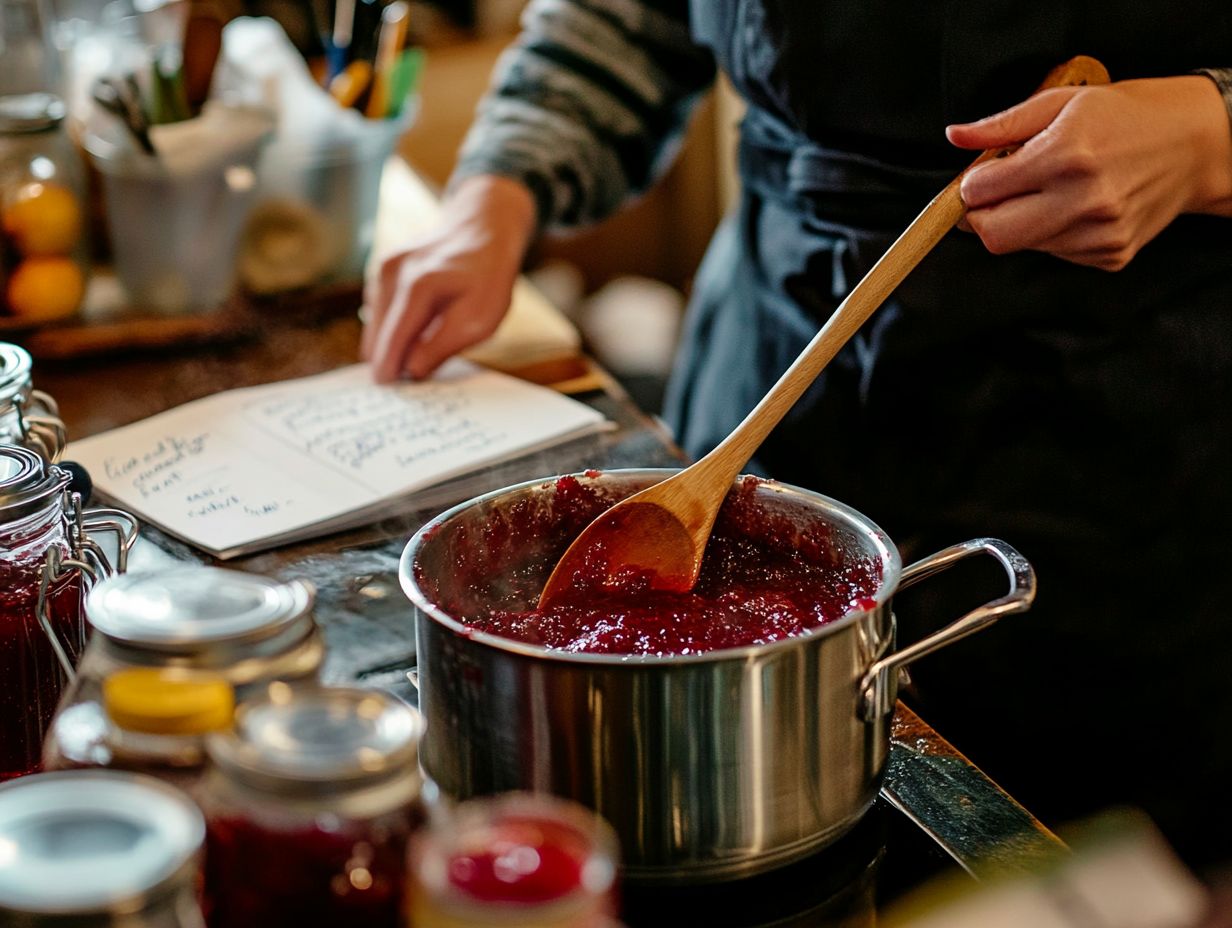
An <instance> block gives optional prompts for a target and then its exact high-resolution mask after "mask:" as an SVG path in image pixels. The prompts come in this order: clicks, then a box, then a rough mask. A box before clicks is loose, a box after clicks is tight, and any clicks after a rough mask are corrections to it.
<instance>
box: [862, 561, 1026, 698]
mask: <svg viewBox="0 0 1232 928" xmlns="http://www.w3.org/2000/svg"><path fill="white" fill-rule="evenodd" d="M977 554H990V555H992V556H993V557H995V558H996V559H997V560H998V561H1000V562H1001V566H1002V567H1004V568H1005V573H1006V574H1007V576H1008V577H1009V581H1010V590H1009V592H1008V593H1006V594H1005V595H1004V596H1002V597H1000V598H999V599H994V600H992V601H991V602H987V603H985V604H984V605H982V606H978V607H976V608H975V609H972V610H971V611H970V612H968V613H967V614H966V615H964V616H963V617H962V618H960V619H957V620H955V621H953V622H951V623H950V624H949V625H947V626H946V627H945V628H943V629H941V630H939V631H936V632H933V633H932V634H931V635H929V636H927V637H926V638H921V639H920V640H919V641H917V642H916V643H915V644H913V645H908V646H907V647H905V648H903V649H902V650H899V651H895V652H894V653H893V654H890V655H887V656H886V657H883V658H882V659H881V660H879V661H877V662H876V663H875V664H873V666H872V667H870V668H869V669H868V672H867V673H865V674H864V677H863V679H862V680H861V681H860V697H861V702H862V710H863V715H864V719H865V720H866V721H870V722H871V721H874V720H876V719H878V718H881V717H883V716H885V715H888V714H889V713H890V711H891V710H892V709H893V708H894V706H893V699H892V696H891V693H892V691H893V689H894V688H893V687H891V686H890V685H889V681H890V680H891V679H892V677H891V674H894V673H897V672H898V669H899V668H900V667H904V666H906V665H907V664H910V663H911V662H912V661H913V660H915V659H916V658H917V657H923V656H924V655H925V654H931V653H932V652H933V651H936V650H939V649H940V648H944V647H945V646H946V645H948V644H951V643H953V642H955V641H957V640H958V639H960V638H966V637H967V636H968V635H972V634H974V633H975V632H978V631H981V630H982V629H985V628H987V627H988V626H989V625H991V624H992V623H993V622H995V621H997V619H999V618H1001V616H1003V615H1013V614H1014V613H1017V612H1026V611H1027V610H1028V609H1030V608H1031V604H1032V603H1033V602H1034V601H1035V569H1034V568H1033V567H1032V566H1031V564H1030V563H1029V562H1028V561H1027V559H1026V558H1025V557H1023V556H1022V555H1021V554H1019V553H1018V552H1017V551H1016V550H1015V549H1014V548H1012V547H1010V546H1009V545H1008V544H1006V543H1005V542H1004V541H1001V540H1000V539H998V538H973V539H972V540H971V541H964V542H963V543H962V544H957V545H953V546H951V547H949V548H946V549H945V550H943V551H938V552H937V553H936V554H933V555H931V556H929V557H926V558H923V559H922V560H919V561H916V562H915V563H914V564H912V565H911V566H910V567H907V568H904V569H903V573H902V576H901V577H900V578H899V582H898V589H900V590H904V589H906V588H907V587H909V586H912V585H913V584H915V583H918V582H919V581H921V580H924V579H926V578H928V577H931V576H933V575H934V574H938V573H940V572H941V571H943V570H947V569H948V568H950V567H953V566H954V565H955V564H956V563H958V562H959V561H961V560H964V559H965V558H968V557H973V556H974V555H977Z"/></svg>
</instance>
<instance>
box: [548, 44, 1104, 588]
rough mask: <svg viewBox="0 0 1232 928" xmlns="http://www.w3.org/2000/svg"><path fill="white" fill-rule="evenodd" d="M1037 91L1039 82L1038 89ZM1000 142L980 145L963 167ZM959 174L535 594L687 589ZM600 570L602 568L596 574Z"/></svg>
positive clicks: (1099, 79) (606, 516) (916, 255)
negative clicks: (758, 458)
mask: <svg viewBox="0 0 1232 928" xmlns="http://www.w3.org/2000/svg"><path fill="white" fill-rule="evenodd" d="M1107 82H1108V72H1107V71H1106V70H1105V69H1104V66H1103V65H1102V64H1100V63H1099V62H1098V61H1096V60H1095V59H1094V58H1088V57H1086V56H1079V57H1077V58H1072V59H1070V60H1069V61H1067V62H1066V63H1065V64H1063V65H1060V66H1059V67H1057V68H1054V69H1053V70H1052V71H1051V72H1050V73H1049V75H1048V77H1047V78H1046V79H1045V81H1044V83H1043V84H1042V85H1041V86H1040V88H1039V89H1040V90H1046V89H1049V88H1052V87H1067V86H1074V85H1080V84H1103V83H1107ZM1037 92H1038V91H1037ZM1009 153H1010V152H1009V151H1008V150H994V151H986V152H984V153H983V154H982V155H980V156H979V157H978V158H976V159H975V161H974V162H972V164H971V165H970V166H969V167H968V168H967V170H970V169H971V168H972V167H975V165H977V164H980V163H982V162H984V161H986V160H988V159H990V158H999V157H1002V156H1004V155H1007V154H1009ZM965 173H966V171H964V172H963V174H960V175H959V176H958V177H956V178H955V179H954V180H952V181H951V182H950V183H949V184H948V185H947V186H946V188H945V189H944V190H942V191H941V192H940V193H939V194H937V196H936V197H934V198H933V199H932V201H931V202H929V204H928V205H927V206H926V207H924V210H923V212H921V213H920V214H919V216H917V217H916V218H915V220H913V221H912V223H911V225H909V226H908V227H907V229H906V231H904V232H903V233H902V235H900V236H899V237H898V239H897V240H896V241H895V242H894V244H893V245H891V246H890V248H889V249H888V250H887V251H886V253H885V254H884V255H882V257H881V258H880V260H878V261H877V263H876V264H875V265H873V267H872V269H871V270H870V271H869V272H868V274H867V275H866V276H865V277H864V279H863V280H861V281H860V282H859V283H858V284H857V285H856V287H855V289H853V290H852V291H851V293H850V294H849V295H848V296H847V298H846V299H845V300H843V302H842V303H841V304H840V305H839V307H838V308H837V309H836V310H835V311H834V313H833V315H831V316H830V318H829V319H828V320H827V321H826V323H825V324H824V325H823V326H822V327H821V329H820V330H819V331H818V333H817V335H816V336H814V337H813V340H812V341H810V342H809V344H808V345H807V346H806V347H805V349H804V351H802V352H801V353H800V356H799V357H798V358H796V360H795V361H794V362H793V363H792V365H791V367H789V368H788V369H787V370H786V372H784V374H783V375H782V377H780V378H779V380H778V382H777V383H776V384H775V385H774V386H773V387H772V388H771V389H770V392H769V393H767V394H766V395H765V396H764V397H763V398H762V400H761V402H760V403H758V404H757V406H756V407H755V408H754V409H753V411H752V412H750V413H749V414H748V415H747V416H746V417H745V419H744V421H743V422H741V423H740V424H739V425H738V426H737V427H736V428H735V430H734V431H733V432H732V433H731V434H730V435H728V436H727V438H725V439H724V440H723V441H722V442H721V443H720V444H719V445H718V447H716V448H715V449H714V450H713V451H711V452H710V453H709V454H707V455H706V456H705V457H703V458H702V459H701V460H699V461H697V462H696V463H695V464H693V465H691V466H689V467H687V468H685V469H684V470H682V471H681V472H680V473H678V474H675V475H673V476H671V477H669V478H668V479H666V480H664V481H663V482H661V483H657V484H655V485H654V486H652V487H649V488H647V489H645V490H642V491H641V492H639V493H635V494H634V495H633V496H630V497H629V498H628V499H625V500H622V501H621V502H619V503H617V504H616V505H615V506H613V507H612V508H611V509H608V510H607V511H606V512H604V513H603V514H602V515H600V516H599V517H598V518H596V519H595V520H594V521H593V522H591V523H590V525H588V526H587V527H586V529H585V530H584V531H583V532H582V534H581V535H579V536H578V537H577V539H575V540H574V542H573V544H572V545H570V546H569V548H568V550H567V551H565V553H564V556H563V557H561V559H560V561H559V562H558V563H557V565H556V568H555V570H553V571H552V575H551V576H550V577H549V578H548V582H547V585H546V586H545V587H544V589H543V593H542V594H540V597H539V608H540V609H543V608H546V607H548V606H550V605H551V604H552V603H553V602H556V601H559V600H560V599H561V597H562V596H564V595H566V594H567V593H568V592H569V591H570V590H572V589H574V588H575V586H576V585H577V583H578V581H579V579H581V580H583V581H586V582H590V581H593V580H596V579H602V580H607V581H609V582H610V581H612V580H614V579H615V578H617V577H620V576H623V575H636V576H637V577H638V578H639V581H640V582H644V583H646V584H647V585H648V586H649V587H650V588H651V589H656V590H665V591H674V592H687V591H688V590H690V589H692V588H693V585H694V584H695V583H696V582H697V575H698V573H699V571H700V570H701V564H702V555H703V554H704V553H705V550H706V542H707V541H708V540H709V538H710V531H711V529H712V528H713V527H714V520H715V517H716V516H717V515H718V511H719V507H720V506H721V505H722V503H723V500H724V498H725V497H726V496H727V493H728V491H729V490H730V489H731V488H732V483H733V481H734V480H735V479H736V477H737V476H738V475H739V473H740V471H741V469H743V467H744V466H745V464H746V463H748V460H749V458H750V457H752V456H753V452H755V451H756V450H757V448H758V447H759V446H760V445H761V443H762V442H763V441H764V440H765V438H766V436H767V435H769V434H770V432H771V430H772V429H773V428H774V427H775V426H776V425H778V423H779V421H780V420H781V419H782V418H783V416H784V415H786V414H787V411H788V410H789V409H790V408H791V407H792V406H793V405H794V404H795V402H796V400H798V399H799V398H800V396H801V395H802V394H803V393H804V391H805V390H807V389H808V387H809V385H810V384H811V383H812V382H813V381H814V380H815V379H816V377H817V375H818V374H819V373H821V371H822V369H823V368H824V367H825V366H826V365H827V364H828V363H829V362H830V361H831V360H832V359H833V358H834V356H835V355H836V354H838V352H839V350H840V349H841V348H842V347H843V345H845V344H846V343H847V340H848V339H850V338H851V336H852V335H854V334H855V333H856V331H857V330H858V329H859V328H860V326H861V325H863V324H864V323H865V322H866V321H867V320H868V318H869V317H870V316H871V315H872V314H873V312H874V311H876V310H877V308H878V307H879V306H881V304H882V303H883V302H884V301H885V300H886V298H887V297H889V295H890V294H891V293H892V292H893V291H894V289H895V288H896V287H897V286H898V285H899V284H900V283H902V281H903V279H904V278H906V276H907V275H908V274H909V273H910V272H911V271H912V269H914V268H915V266H916V265H917V264H919V263H920V261H921V260H922V259H923V258H924V256H925V255H926V254H928V252H929V251H931V250H932V248H933V246H934V245H936V244H937V242H939V241H940V240H941V238H942V237H943V236H944V235H945V234H946V233H947V232H949V231H950V229H951V228H953V227H954V224H955V223H957V222H958V220H959V219H961V218H962V216H963V213H964V212H965V210H964V207H963V202H962V198H961V196H960V195H959V186H960V184H961V182H962V178H963V175H964V174H965ZM596 572H601V574H602V576H601V577H596Z"/></svg>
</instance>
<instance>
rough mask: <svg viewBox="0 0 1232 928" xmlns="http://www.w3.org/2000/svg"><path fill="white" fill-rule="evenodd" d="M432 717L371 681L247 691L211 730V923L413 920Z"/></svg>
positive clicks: (292, 925)
mask: <svg viewBox="0 0 1232 928" xmlns="http://www.w3.org/2000/svg"><path fill="white" fill-rule="evenodd" d="M421 730H422V721H421V719H420V716H419V714H418V713H417V712H416V711H415V710H414V709H412V708H410V707H409V706H407V705H406V704H405V703H402V702H400V701H398V700H397V699H394V698H393V697H392V696H387V695H385V694H383V693H380V692H376V691H371V690H360V689H342V688H322V689H315V688H314V689H305V688H292V687H289V686H286V685H284V684H278V683H275V684H272V685H271V686H270V687H269V693H268V695H267V696H265V697H263V698H259V699H254V700H252V701H250V702H247V703H245V704H243V705H242V706H241V707H240V709H239V711H238V712H237V713H236V724H235V730H234V731H233V732H229V733H226V734H216V735H212V736H210V737H209V738H208V739H207V743H206V745H207V750H208V752H209V756H210V759H211V760H212V761H213V762H214V765H215V769H214V770H213V771H212V772H211V773H210V774H209V775H208V776H207V779H206V781H205V783H204V784H203V791H202V796H201V804H202V807H203V808H204V809H205V812H206V821H207V837H206V865H205V910H206V921H207V924H209V925H211V926H215V928H232V926H249V925H251V926H258V925H259V926H261V928H281V926H286V928H310V926H315V925H320V926H322V928H324V926H331V928H334V926H341V925H345V926H347V928H399V926H403V925H404V924H405V922H404V920H403V917H404V916H403V913H404V910H405V903H404V891H403V889H404V885H405V880H406V848H407V842H408V840H409V838H410V834H411V831H412V829H413V828H415V827H416V826H418V824H419V823H420V821H421V819H422V812H421V810H420V804H419V795H420V777H419V771H418V744H419V736H420V733H421Z"/></svg>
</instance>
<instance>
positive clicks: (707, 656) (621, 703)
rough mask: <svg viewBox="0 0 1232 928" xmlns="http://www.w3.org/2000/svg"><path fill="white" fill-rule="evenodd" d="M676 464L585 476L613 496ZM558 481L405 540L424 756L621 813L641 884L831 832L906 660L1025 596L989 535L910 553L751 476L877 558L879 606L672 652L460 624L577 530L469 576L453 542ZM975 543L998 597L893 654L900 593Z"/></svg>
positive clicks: (772, 496)
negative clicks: (594, 647) (744, 642)
mask: <svg viewBox="0 0 1232 928" xmlns="http://www.w3.org/2000/svg"><path fill="white" fill-rule="evenodd" d="M669 473H671V472H670V471H663V470H624V471H609V472H606V473H603V474H598V475H593V474H592V475H591V476H579V479H580V480H583V481H597V482H598V483H599V484H600V485H601V486H602V487H604V488H608V489H610V490H611V491H612V493H613V498H614V499H616V498H621V497H623V496H627V495H629V494H631V493H634V492H636V491H637V490H640V489H642V488H643V487H645V486H649V485H650V484H652V483H655V482H657V481H658V480H661V479H663V478H664V477H666V476H667V475H668V474H669ZM554 488H555V481H554V480H546V481H545V480H537V481H532V482H529V483H523V484H519V485H517V486H514V487H510V488H508V489H505V490H498V491H496V492H494V493H489V494H487V495H485V496H481V497H478V498H477V499H474V500H472V501H470V502H467V503H463V504H462V505H460V506H457V507H455V508H453V509H451V510H449V511H448V512H446V513H444V514H443V515H441V516H439V517H438V518H436V519H435V520H433V521H432V522H431V523H429V524H428V525H426V526H424V527H423V528H422V529H421V530H420V531H419V532H418V533H417V534H416V535H415V537H414V538H412V539H411V541H410V543H409V544H408V545H407V547H406V550H405V551H404V552H403V555H402V563H401V569H400V577H401V582H402V587H403V589H404V590H405V591H406V593H407V595H408V596H409V597H410V599H411V601H412V602H413V603H414V604H415V607H416V610H415V622H416V634H417V639H418V651H419V698H420V708H421V710H422V712H423V713H424V715H425V717H426V719H427V726H428V727H427V733H426V736H425V741H424V743H423V745H422V748H421V758H422V763H423V766H424V769H425V771H426V772H427V774H428V775H429V776H430V777H431V778H432V779H433V780H434V781H435V782H436V784H437V785H438V786H439V787H440V789H441V790H442V791H443V792H444V793H445V794H446V795H449V796H452V797H455V798H466V797H470V796H474V795H480V794H485V793H492V792H497V791H502V790H512V789H522V790H541V791H546V792H551V793H555V794H557V795H560V796H565V797H568V798H570V799H574V800H577V801H580V802H582V803H584V804H586V805H588V806H590V807H592V808H594V809H596V810H597V811H598V812H600V813H601V814H602V815H603V816H605V817H606V818H607V819H608V821H610V822H611V823H612V824H613V825H614V826H615V828H616V831H617V833H618V834H619V836H620V839H621V845H622V857H623V860H624V863H625V874H626V878H627V879H630V880H634V881H660V882H662V881H669V882H702V881H707V880H718V879H728V878H733V877H740V876H747V875H752V874H754V873H759V872H761V871H765V870H769V869H772V868H774V867H778V866H781V865H783V864H787V863H789V862H791V861H793V860H797V859H799V858H802V857H804V856H806V855H808V854H810V853H812V852H813V851H815V850H817V849H819V848H820V847H822V846H823V845H825V844H828V843H830V842H831V841H833V840H835V839H836V838H838V837H839V835H841V834H842V833H843V832H845V831H846V830H847V829H849V828H850V827H851V826H853V825H854V824H855V823H856V822H857V821H858V820H859V819H860V817H861V815H863V814H864V812H865V811H866V810H867V808H868V807H869V805H870V804H871V803H872V802H873V800H874V798H875V797H876V795H877V790H878V788H879V785H880V781H881V776H882V773H883V771H884V768H885V763H886V758H887V756H888V753H889V721H890V715H891V712H892V710H893V707H894V702H895V699H896V693H897V678H898V670H899V668H901V667H902V666H904V665H906V664H907V663H909V662H910V661H912V660H914V659H915V658H917V657H920V656H921V655H924V654H927V653H929V652H930V651H934V650H936V649H938V648H941V647H943V646H945V645H946V644H949V643H950V642H952V641H955V640H957V639H959V638H962V637H964V636H966V635H969V634H971V633H973V632H976V631H979V630H980V629H982V628H985V627H986V626H988V625H990V624H992V623H993V622H995V621H996V620H997V619H998V618H1000V617H1001V616H1003V615H1007V614H1010V613H1014V612H1023V611H1025V610H1026V609H1028V608H1029V607H1030V605H1031V602H1032V600H1033V599H1034V596H1035V575H1034V572H1033V571H1032V569H1031V566H1030V564H1028V563H1027V561H1026V560H1025V559H1024V558H1023V557H1022V556H1021V555H1020V554H1019V553H1018V552H1017V551H1015V550H1014V549H1013V548H1011V547H1010V546H1009V545H1007V544H1005V543H1004V542H1002V541H997V540H995V539H990V538H981V539H976V540H973V541H969V542H966V543H964V544H961V545H956V546H954V547H952V548H948V549H946V550H944V551H941V552H938V553H937V554H934V555H933V556H931V557H928V558H925V559H924V560H922V561H919V562H917V563H916V564H913V565H912V566H910V567H908V568H906V569H903V567H902V563H901V559H900V557H899V553H898V550H897V549H896V548H895V547H894V545H893V543H892V542H891V541H890V540H889V539H888V538H887V537H886V535H885V534H884V533H883V532H882V531H881V530H880V529H878V528H877V526H876V525H874V524H873V523H872V522H870V521H869V520H868V519H867V518H865V517H864V516H862V515H861V514H860V513H858V512H856V511H855V510H853V509H850V508H849V507H847V506H844V505H843V504H841V503H838V502H836V501H834V500H832V499H829V498H827V497H825V496H821V495H820V494H817V493H812V492H810V491H807V490H802V489H799V488H796V487H791V486H786V485H783V484H776V483H763V484H761V486H759V487H758V489H757V491H756V493H757V499H758V502H759V504H761V505H762V506H764V507H765V509H766V510H767V512H769V513H772V514H775V515H786V516H789V517H790V518H791V519H792V520H793V522H794V524H798V525H800V526H808V525H816V524H817V522H818V521H819V520H820V521H823V522H825V523H828V524H829V526H830V527H831V531H832V532H833V537H834V538H835V540H836V542H837V543H838V544H839V546H840V550H842V551H844V552H850V553H851V554H852V555H853V556H855V555H859V556H871V557H874V558H877V559H879V560H880V561H881V563H882V565H883V577H882V583H881V587H880V588H879V590H878V592H877V595H876V597H875V598H876V602H877V605H876V607H875V608H873V609H870V610H868V611H866V612H859V613H853V614H850V615H848V616H846V617H844V618H843V619H841V620H839V621H836V622H833V623H831V624H829V625H825V626H822V627H820V628H818V629H816V630H815V631H812V632H811V633H809V634H806V635H802V636H800V637H797V638H789V639H786V640H783V641H777V642H773V643H771V644H768V645H759V646H755V647H747V648H737V649H729V650H724V651H715V652H710V653H703V654H690V655H685V656H672V657H654V656H622V655H609V654H566V653H562V652H557V651H549V650H547V649H545V648H542V647H538V646H535V645H530V644H524V643H522V642H518V641H513V640H510V639H504V638H499V637H496V636H493V635H489V634H484V633H480V632H475V631H473V630H469V629H467V628H466V626H465V623H466V621H467V618H468V615H467V613H468V612H469V613H471V614H472V615H473V614H475V612H474V610H479V609H482V608H483V606H484V603H485V602H493V601H496V598H497V597H498V596H503V595H504V594H505V584H506V583H507V580H508V577H509V576H510V575H517V576H518V577H519V578H520V579H521V581H523V582H524V581H525V579H526V576H527V571H528V570H529V571H530V574H531V576H532V579H533V578H536V577H538V575H539V574H541V578H539V583H540V585H541V584H542V580H546V578H547V573H548V571H549V570H550V569H551V567H552V565H554V564H555V562H556V559H557V558H558V557H559V555H560V553H562V552H563V551H564V548H565V547H566V546H567V545H568V543H569V542H570V541H571V540H572V538H571V537H570V535H569V534H568V533H566V532H562V533H559V534H556V535H552V534H550V533H544V534H545V537H543V538H541V539H537V540H536V542H535V543H533V544H532V543H528V542H527V540H525V539H515V540H514V541H512V542H510V543H509V544H508V552H507V554H508V560H509V562H510V563H508V564H507V565H501V564H500V563H498V562H494V563H493V564H492V565H491V569H490V570H488V571H486V573H485V579H484V581H483V583H481V584H479V588H476V584H475V577H474V576H473V574H472V573H466V572H459V571H458V570H457V565H458V560H457V559H458V556H459V551H460V550H461V547H462V546H465V545H468V544H472V545H473V544H474V542H475V540H476V539H489V540H490V539H491V538H493V537H494V535H493V533H492V529H493V527H499V526H500V525H501V523H502V522H503V520H504V515H505V514H506V513H509V512H510V511H512V509H513V507H526V506H540V507H541V506H550V505H551V499H552V496H553V494H554V492H555V489H554ZM981 553H984V554H990V555H992V556H993V557H995V558H996V559H997V560H998V561H1000V562H1001V564H1002V565H1003V566H1004V568H1005V571H1006V573H1007V575H1008V577H1009V587H1010V588H1009V592H1008V594H1007V595H1005V596H1004V597H1002V598H1000V599H997V600H994V601H992V602H989V603H987V604H985V605H983V606H981V607H979V608H978V609H975V610H973V611H971V612H969V613H967V614H966V615H964V616H962V617H961V618H959V619H958V620H956V621H954V622H952V623H951V624H950V625H948V626H946V627H945V628H943V629H942V630H941V631H938V632H935V633H934V634H932V635H930V636H928V637H927V638H925V639H923V640H921V641H918V642H916V643H914V644H912V645H910V646H908V647H906V648H903V649H900V650H895V642H894V625H895V623H894V615H893V613H892V612H891V609H890V603H891V598H892V597H893V595H894V593H895V592H896V591H897V590H900V589H903V588H905V587H907V586H909V585H911V584H913V583H915V582H917V581H919V580H921V579H923V578H925V577H927V576H930V575H932V574H934V573H937V572H938V571H941V570H944V569H945V568H947V567H949V566H950V565H951V564H953V563H954V562H956V561H958V560H960V559H962V558H966V557H968V556H971V555H974V554H981ZM499 560H500V558H499V557H498V558H497V559H496V561H499ZM514 561H516V562H517V563H518V564H519V565H521V566H519V567H517V568H516V569H515V564H514V563H513V562H514ZM526 565H531V566H530V567H529V568H528V567H527V566H526ZM504 567H507V568H508V570H505V569H504ZM536 571H537V572H538V573H536ZM485 585H486V586H485ZM532 585H533V584H532Z"/></svg>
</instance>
